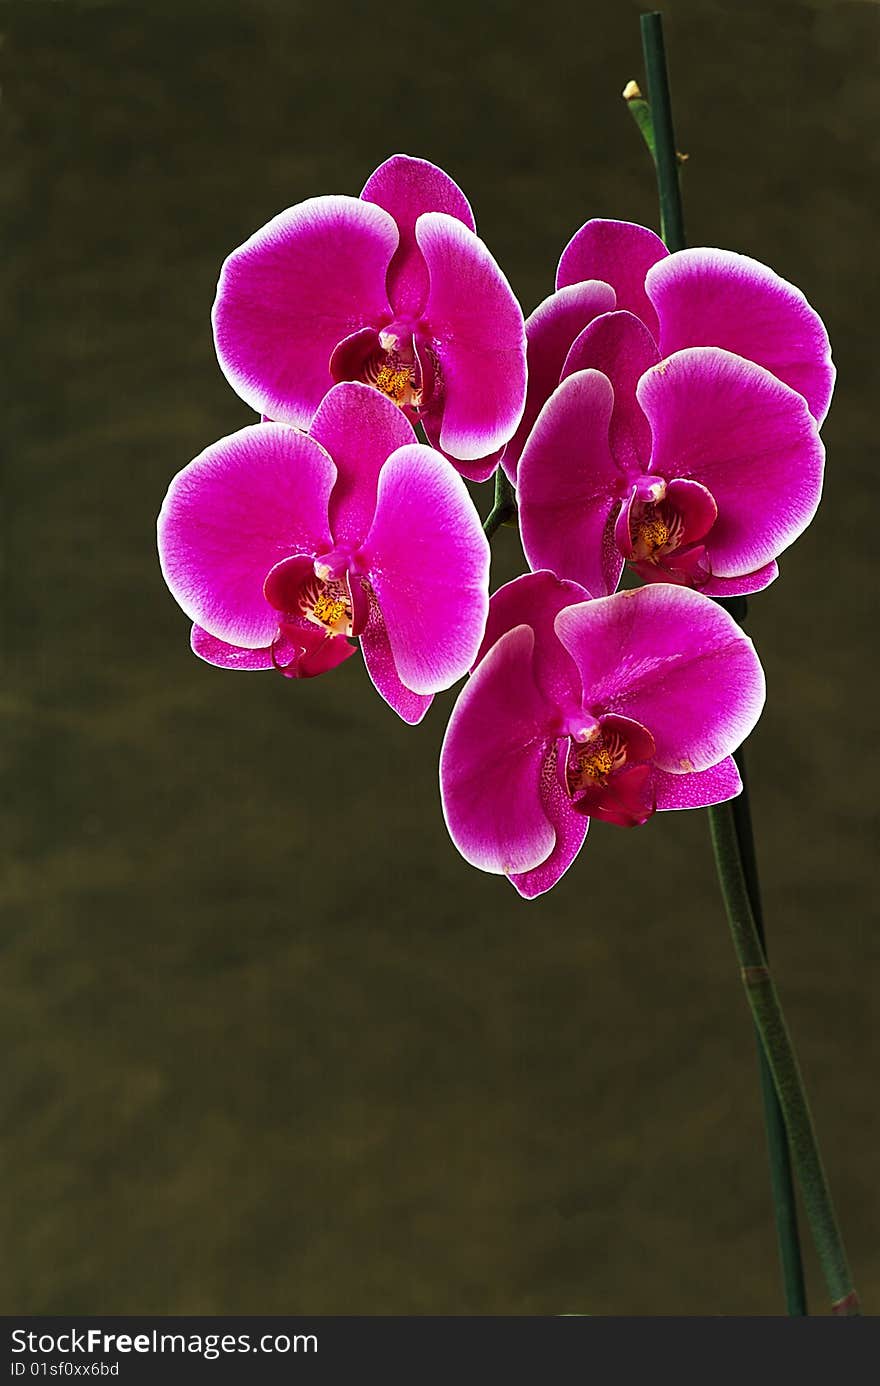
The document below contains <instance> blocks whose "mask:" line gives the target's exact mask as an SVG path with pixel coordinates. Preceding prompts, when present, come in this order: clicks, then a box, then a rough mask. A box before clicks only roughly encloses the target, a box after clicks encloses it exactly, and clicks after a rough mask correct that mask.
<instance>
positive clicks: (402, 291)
mask: <svg viewBox="0 0 880 1386" xmlns="http://www.w3.org/2000/svg"><path fill="white" fill-rule="evenodd" d="M361 197H362V198H363V199H364V201H365V202H375V203H376V205H377V206H379V207H384V209H385V211H386V212H389V213H390V214H391V216H393V218H394V220H395V221H396V222H397V229H398V231H399V232H400V244H399V245H398V247H397V250H396V251H395V252H394V257H393V259H392V261H391V264H390V266H389V268H388V297H389V299H390V300H391V306H392V308H393V309H394V312H395V314H399V315H404V316H410V317H417V316H418V314H419V313H420V312H421V310H422V308H423V307H424V304H425V300H426V298H427V296H428V285H429V278H428V267H427V265H426V264H425V261H424V258H423V256H422V253H421V251H420V250H419V248H418V245H417V244H416V238H415V225H416V222H417V220H418V219H419V217H420V216H421V215H422V213H423V212H446V213H447V215H449V216H451V217H455V218H456V220H457V221H460V222H462V223H463V224H464V225H465V226H466V227H467V228H468V230H469V231H476V229H477V228H476V224H475V222H474V214H473V212H472V211H471V208H470V203H469V202H468V200H467V198H466V197H465V195H464V193H463V192H462V190H461V188H460V187H459V186H458V184H457V183H454V182H453V180H452V179H451V178H450V177H449V174H448V173H444V172H443V170H442V168H438V167H437V165H436V164H431V163H428V160H427V159H413V158H411V157H410V155H408V154H392V156H391V158H390V159H386V160H385V162H384V164H380V165H379V167H378V168H377V169H376V171H375V173H371V174H370V177H369V178H368V179H367V183H366V186H365V188H364V190H363V192H362V193H361Z"/></svg>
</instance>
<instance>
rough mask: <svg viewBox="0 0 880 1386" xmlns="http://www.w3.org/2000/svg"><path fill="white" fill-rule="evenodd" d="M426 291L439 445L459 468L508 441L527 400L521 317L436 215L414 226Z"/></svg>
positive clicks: (459, 234) (479, 257)
mask: <svg viewBox="0 0 880 1386" xmlns="http://www.w3.org/2000/svg"><path fill="white" fill-rule="evenodd" d="M416 241H417V242H418V246H419V249H420V250H421V252H422V254H423V255H424V257H425V261H426V263H427V266H428V272H429V274H430V276H431V288H430V292H429V294H428V301H427V304H426V307H425V317H426V319H427V322H428V327H429V330H430V333H431V339H432V342H433V346H434V349H435V351H436V352H437V357H438V359H439V362H440V372H441V376H442V385H443V391H444V394H443V405H442V407H443V423H442V426H441V430H440V445H441V447H442V448H443V451H444V452H447V453H449V455H450V456H451V457H456V458H459V459H461V460H462V461H472V460H473V459H474V458H484V457H486V456H487V454H489V453H491V452H494V451H495V450H496V448H500V447H502V446H503V445H504V444H505V443H507V442H508V441H509V440H510V438H511V437H512V436H513V433H514V430H515V429H516V426H517V424H518V423H519V421H520V418H521V417H522V411H523V405H524V404H525V398H526V338H525V324H524V323H523V315H522V309H521V308H520V306H519V304H518V303H517V301H516V298H515V297H514V295H513V291H512V289H511V287H510V285H509V284H508V282H507V280H506V279H505V277H504V275H503V274H502V273H501V270H500V269H499V268H498V266H497V264H496V263H495V261H494V260H493V258H492V256H491V254H490V253H489V251H488V249H487V248H486V246H485V245H484V244H483V242H482V241H481V240H480V239H479V237H478V236H475V235H474V234H473V232H472V231H469V230H468V229H467V227H466V226H462V224H461V222H460V221H456V220H455V219H454V218H453V217H450V216H447V215H446V214H445V213H443V212H427V213H425V215H424V216H421V217H419V219H418V221H417V222H416Z"/></svg>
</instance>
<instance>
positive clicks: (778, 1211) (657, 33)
mask: <svg viewBox="0 0 880 1386" xmlns="http://www.w3.org/2000/svg"><path fill="white" fill-rule="evenodd" d="M641 31H642V48H643V51H644V56H645V70H646V72H647V76H648V97H649V105H648V106H647V109H646V110H645V111H639V112H638V116H639V119H638V120H637V123H638V124H639V127H640V129H641V130H642V134H643V135H644V136H645V140H646V143H647V144H648V148H649V149H650V151H651V154H652V156H653V159H654V166H655V168H656V172H657V187H658V192H659V200H660V230H661V235H662V237H663V240H664V242H665V243H666V245H667V246H668V247H669V249H670V250H672V251H676V250H684V248H685V245H686V240H685V232H684V214H683V212H682V204H681V188H680V186H679V177H678V156H677V154H676V148H675V130H674V128H673V124H672V102H671V99H670V95H669V78H668V75H667V69H666V50H665V45H664V42H663V19H662V16H661V15H660V14H656V13H654V14H644V15H642V18H641ZM628 92H629V96H628V99H629V100H632V98H633V93H632V92H631V91H630V90H629V88H627V91H625V92H624V96H627V93H628ZM640 97H641V93H639V98H640ZM634 114H635V113H634ZM646 124H647V125H649V126H650V136H651V137H650V139H649V138H648V135H647V133H646ZM719 605H721V606H723V607H724V608H725V609H726V610H727V611H729V612H730V614H731V616H733V617H734V619H735V620H736V621H738V622H739V623H740V625H742V624H743V622H744V621H745V616H746V610H747V602H746V599H745V597H732V598H731V599H730V600H728V601H724V600H722V601H720V602H719ZM737 764H738V766H739V769H740V775H741V778H742V781H743V790H742V794H741V795H740V796H739V798H738V799H736V800H735V801H734V803H735V805H736V807H735V808H734V809H733V810H731V812H732V815H733V826H734V840H735V843H736V847H737V852H738V857H739V862H740V866H741V868H742V870H743V878H744V880H745V881H746V884H747V895H748V900H749V904H750V908H751V911H752V914H753V918H754V920H755V921H756V927H757V929H758V931H759V934H758V938H759V944H760V947H761V949H762V951H764V949H765V938H764V923H763V915H762V910H761V893H760V887H759V884H758V868H757V860H756V856H755V841H754V834H753V832H752V814H751V806H750V802H749V790H748V784H747V782H746V778H745V761H744V756H743V752H742V749H740V751H739V753H738V755H737ZM716 865H717V866H718V872H719V878H720V876H721V865H720V863H719V862H718V860H717V855H716ZM722 887H723V883H722ZM758 1071H759V1076H760V1084H761V1100H762V1104H763V1108H764V1126H765V1130H766V1132H767V1150H768V1155H769V1160H770V1188H771V1193H772V1197H773V1209H774V1215H775V1219H776V1235H777V1241H778V1247H779V1260H780V1266H781V1270H782V1284H783V1291H784V1294H785V1304H786V1310H787V1312H788V1314H789V1315H791V1316H792V1317H797V1318H801V1317H803V1316H805V1315H806V1314H807V1313H808V1309H807V1295H806V1287H805V1284H804V1271H803V1263H802V1259H801V1247H800V1237H799V1235H798V1224H797V1202H796V1199H795V1191H794V1184H793V1181H792V1177H791V1160H790V1157H789V1149H788V1138H787V1134H786V1126H785V1121H784V1119H783V1113H782V1108H781V1106H780V1101H779V1098H778V1096H777V1093H776V1090H775V1087H774V1082H773V1077H772V1074H771V1071H770V1067H769V1064H768V1059H767V1056H766V1054H765V1051H764V1047H763V1045H762V1044H761V1043H760V1040H759V1043H758Z"/></svg>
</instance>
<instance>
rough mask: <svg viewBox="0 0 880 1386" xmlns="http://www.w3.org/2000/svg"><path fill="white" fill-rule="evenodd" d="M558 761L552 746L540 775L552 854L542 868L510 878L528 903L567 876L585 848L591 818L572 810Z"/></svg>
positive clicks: (554, 745) (556, 751)
mask: <svg viewBox="0 0 880 1386" xmlns="http://www.w3.org/2000/svg"><path fill="white" fill-rule="evenodd" d="M557 758H558V750H557V747H556V744H555V743H553V744H551V746H550V747H549V749H548V750H547V752H546V754H545V757H544V761H543V763H542V765H541V771H540V793H541V807H542V808H543V810H544V812H545V814H546V815H547V818H548V819H549V821H550V823H551V824H552V826H553V830H554V832H555V834H556V841H555V843H554V845H553V850H552V851H551V853H550V855H549V856H548V857H545V859H544V861H542V862H541V864H540V866H536V867H534V868H533V870H531V871H523V872H519V873H516V874H514V875H512V876H510V878H509V879H510V883H511V885H513V886H515V887H516V889H517V890H518V891H519V893H520V895H521V896H522V897H523V899H525V900H534V899H535V897H536V896H538V895H543V894H544V893H545V892H546V891H548V890H550V889H551V887H552V886H555V884H556V882H557V881H558V880H559V879H560V878H561V877H562V876H564V875H565V873H566V871H567V870H568V868H569V867H570V866H571V864H572V862H573V861H574V859H575V857H576V856H577V854H578V852H579V851H580V850H581V848H582V847H583V845H584V838H585V837H586V835H587V829H588V828H589V826H590V820H589V818H587V816H586V815H585V814H583V813H578V812H577V810H576V809H574V808H572V805H571V800H570V799H569V797H568V795H567V794H566V792H565V790H564V789H563V787H562V785H561V784H560V781H559V775H558V774H557V769H556V763H557Z"/></svg>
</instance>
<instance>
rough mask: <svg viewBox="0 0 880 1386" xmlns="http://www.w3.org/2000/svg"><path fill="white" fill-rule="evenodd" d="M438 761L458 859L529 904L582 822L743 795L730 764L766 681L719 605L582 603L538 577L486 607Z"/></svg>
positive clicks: (548, 881)
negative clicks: (506, 883)
mask: <svg viewBox="0 0 880 1386" xmlns="http://www.w3.org/2000/svg"><path fill="white" fill-rule="evenodd" d="M477 660H478V662H477V665H476V667H475V669H474V671H473V673H472V675H471V677H470V679H469V680H468V682H467V684H466V685H465V687H464V690H463V692H462V693H461V695H460V697H459V699H458V702H457V703H456V705H455V708H454V710H453V713H452V717H451V718H450V721H449V726H448V728H447V731H446V736H445V739H444V742H443V749H442V752H441V759H440V787H441V795H442V801H443V813H444V816H445V819H446V824H447V827H448V829H449V832H450V835H451V836H452V840H453V842H454V843H455V845H456V847H457V848H458V850H459V851H460V852H461V854H462V856H464V857H465V859H466V860H467V861H469V862H470V863H471V864H472V865H473V866H477V867H479V868H480V869H481V870H483V871H490V872H495V873H496V874H500V875H506V876H508V877H509V879H510V880H511V882H512V884H513V885H514V886H515V887H516V889H517V890H518V891H519V893H520V895H522V896H524V897H525V898H526V899H532V898H533V897H534V896H536V895H541V894H543V893H544V892H545V891H547V890H549V889H550V888H551V886H553V885H555V884H556V882H557V881H558V880H559V878H560V877H561V876H562V875H563V873H564V872H565V871H567V870H568V868H569V866H570V865H571V863H572V862H573V860H574V858H575V857H576V856H577V853H578V852H579V851H580V849H581V846H582V845H583V842H584V838H585V836H586V833H587V829H588V827H589V823H590V819H591V818H601V819H604V820H605V821H607V822H611V823H617V824H620V825H623V826H635V825H636V824H640V823H644V822H645V821H646V820H647V819H648V818H649V817H650V816H651V814H652V813H654V811H655V810H665V809H683V808H701V807H704V806H705V805H707V804H714V803H720V802H721V801H723V800H725V799H730V798H733V797H734V796H735V795H736V794H738V793H739V792H740V790H741V788H742V784H741V781H740V777H739V773H738V771H737V768H736V765H735V764H734V762H733V760H732V758H731V752H732V751H734V750H735V749H736V747H737V746H739V745H740V743H741V742H742V741H743V740H745V738H746V737H747V736H748V734H749V732H750V731H751V730H752V728H753V727H754V725H755V723H756V721H757V720H758V717H759V715H760V712H761V708H762V706H763V702H764V675H763V671H762V669H761V665H760V663H759V661H758V657H757V655H756V654H755V651H754V648H753V646H752V642H751V641H750V640H749V639H748V637H747V636H745V635H744V634H743V632H742V631H741V630H740V628H739V626H738V625H737V624H736V622H735V621H734V620H733V619H732V617H731V616H729V615H728V614H727V612H726V611H724V610H723V609H722V608H721V607H719V606H718V605H717V603H715V602H712V601H710V600H709V599H708V598H706V597H704V596H702V595H701V594H700V593H698V592H693V591H690V590H688V589H687V588H684V587H677V586H673V585H666V586H649V587H641V588H639V589H637V590H635V591H629V592H619V593H617V594H616V595H615V596H611V597H600V598H597V599H595V600H591V599H590V598H589V595H588V593H587V592H585V591H584V589H583V588H582V587H579V586H578V584H577V583H574V582H571V581H567V580H560V579H559V578H556V577H555V576H554V575H553V574H552V573H548V572H538V573H533V574H531V575H527V576H525V577H521V578H517V579H516V580H515V581H514V582H511V583H509V584H508V585H507V586H506V587H502V588H500V589H499V591H498V592H496V593H495V594H494V596H493V597H492V600H491V603H490V608H489V618H488V622H487V626H486V634H485V636H484V639H483V642H482V645H481V647H480V652H479V655H478V657H477Z"/></svg>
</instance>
